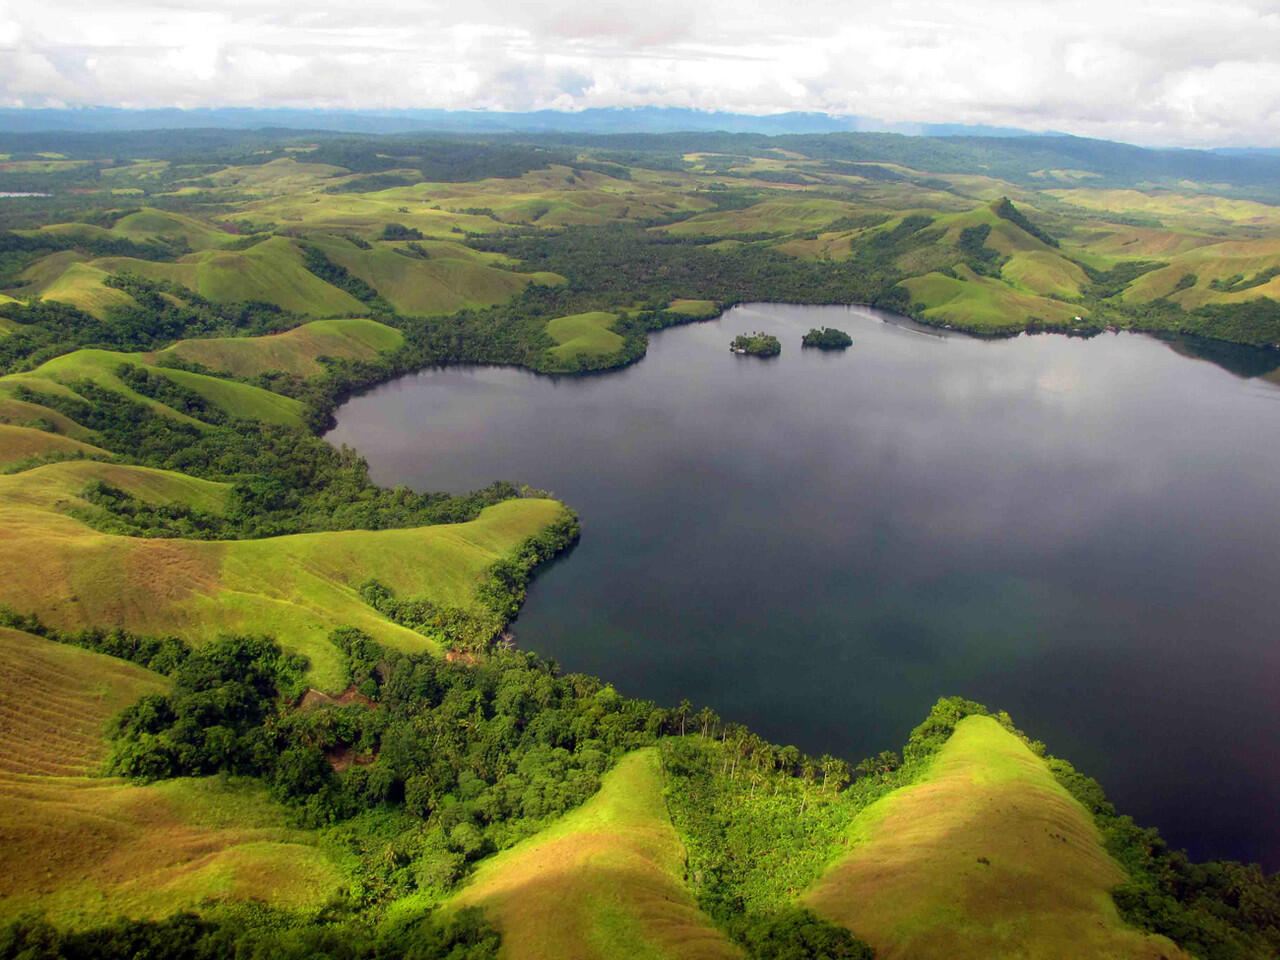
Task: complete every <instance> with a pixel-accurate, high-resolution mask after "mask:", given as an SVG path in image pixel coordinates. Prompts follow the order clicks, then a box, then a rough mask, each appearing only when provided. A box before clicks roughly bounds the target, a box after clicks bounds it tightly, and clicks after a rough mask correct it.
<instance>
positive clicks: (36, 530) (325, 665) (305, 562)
mask: <svg viewBox="0 0 1280 960" xmlns="http://www.w3.org/2000/svg"><path fill="white" fill-rule="evenodd" d="M7 429H13V428H7ZM140 469H141V468H134V467H124V466H119V465H111V466H110V467H107V468H103V467H100V466H99V465H96V464H82V465H76V470H75V471H74V472H73V471H72V470H71V469H70V468H69V467H68V465H64V464H52V465H49V466H45V467H39V468H36V469H35V470H29V471H24V472H22V473H18V474H12V475H9V476H0V539H2V540H5V541H7V542H11V543H23V544H24V550H23V551H21V553H20V554H19V553H18V552H16V551H4V553H3V554H2V555H0V580H2V581H3V582H0V603H6V604H9V605H10V606H13V607H15V608H17V609H19V610H23V611H29V612H33V613H37V614H39V615H40V617H41V618H42V619H43V620H44V621H45V622H47V623H49V624H51V625H53V626H58V627H63V628H80V627H87V626H96V625H110V626H119V627H124V628H126V629H131V630H134V631H136V632H139V633H145V634H153V635H168V634H177V635H180V636H183V637H185V638H186V639H188V640H190V641H191V642H193V643H200V642H204V641H207V640H210V639H212V638H213V637H215V636H217V635H219V634H222V633H227V632H233V633H234V632H241V633H266V634H270V635H272V636H275V637H277V638H278V639H279V640H280V642H281V644H282V645H284V646H285V647H286V648H287V649H290V650H294V651H297V652H300V653H302V654H304V655H306V656H307V657H308V658H309V659H310V660H311V664H312V667H311V673H310V674H309V677H310V680H311V682H312V684H313V685H314V686H316V687H319V688H321V689H325V690H336V689H340V688H341V686H342V684H343V679H342V671H341V668H340V663H339V656H338V651H337V650H336V648H334V647H333V646H332V644H330V643H329V641H328V639H327V637H328V634H329V631H331V630H332V629H333V628H335V627H338V626H342V625H350V626H355V627H359V628H361V629H363V630H366V631H367V632H368V633H370V634H371V635H373V636H374V637H375V638H377V639H378V640H379V641H381V642H382V643H385V644H388V645H390V646H392V647H395V648H396V649H402V650H440V649H441V648H440V645H439V644H438V643H437V642H436V641H434V640H432V639H430V638H428V637H426V636H423V635H422V634H419V633H415V632H413V631H411V630H408V629H406V628H404V627H401V626H398V625H396V624H394V623H391V622H390V621H388V620H386V619H385V618H384V617H382V616H381V615H380V614H378V613H377V612H376V611H374V610H373V608H371V607H369V606H368V605H367V604H365V603H364V601H363V600H362V599H361V597H360V595H359V592H358V588H359V586H360V585H361V583H363V582H364V581H365V580H366V579H368V578H370V577H372V578H375V579H378V580H380V581H382V582H383V583H385V584H387V585H388V586H390V587H391V588H392V589H394V590H396V591H397V592H398V593H399V594H401V595H403V596H409V597H425V598H427V599H430V600H432V601H435V602H437V603H442V604H449V605H453V606H458V607H462V608H464V609H469V608H471V607H472V605H473V604H474V603H475V602H476V601H475V597H474V590H475V586H476V584H477V582H478V580H479V577H480V574H481V572H482V571H483V570H484V569H485V568H486V567H487V566H488V565H489V564H491V563H492V562H493V561H495V560H497V559H499V558H500V557H503V556H505V555H506V554H507V553H509V552H510V551H511V550H513V549H514V548H515V547H516V546H517V545H518V544H519V543H521V542H522V541H523V540H525V539H526V538H527V537H530V536H532V535H534V534H536V533H538V532H539V531H540V530H542V529H543V528H544V527H545V526H546V525H547V524H549V523H551V522H552V521H553V520H554V519H555V518H556V517H558V516H559V514H560V512H561V511H562V510H563V509H564V508H563V507H561V506H560V504H558V503H556V502H555V501H552V500H538V499H522V500H510V501H506V502H504V503H500V504H497V505H495V506H492V507H489V508H487V509H486V510H485V511H484V512H483V513H482V514H481V515H480V517H478V518H477V519H476V520H473V521H470V522H468V523H460V524H449V525H439V526H431V527H420V528H412V529H402V530H378V531H348V532H337V533H311V534H298V535H294V536H285V537H273V538H268V539H263V540H236V541H221V542H207V541H190V540H163V539H139V538H132V537H123V536H114V535H110V534H105V533H100V532H98V531H95V530H93V529H92V528H90V527H88V526H86V525H85V524H84V523H83V522H81V521H79V520H77V519H75V518H74V517H73V516H71V515H70V513H71V511H75V510H91V508H90V506H89V504H87V503H86V502H85V501H83V500H80V499H79V498H78V496H77V495H76V494H77V492H78V488H77V487H76V486H75V484H76V483H81V482H82V481H83V482H87V480H88V479H92V478H99V477H100V478H103V479H108V480H109V481H110V482H112V483H113V484H116V485H122V486H123V487H124V488H126V489H128V490H130V491H131V492H133V493H135V495H138V496H141V497H143V498H144V499H145V498H149V499H152V501H153V502H165V498H168V500H169V501H174V500H177V501H181V502H186V503H188V504H191V505H201V506H203V507H205V508H208V507H209V506H210V505H214V504H216V503H217V502H219V500H220V497H222V496H225V492H224V491H222V490H220V488H219V485H208V484H207V483H206V482H202V481H192V480H191V478H186V477H182V476H181V475H178V474H166V473H165V472H164V471H144V472H143V473H140V474H139V473H135V471H138V470H140Z"/></svg>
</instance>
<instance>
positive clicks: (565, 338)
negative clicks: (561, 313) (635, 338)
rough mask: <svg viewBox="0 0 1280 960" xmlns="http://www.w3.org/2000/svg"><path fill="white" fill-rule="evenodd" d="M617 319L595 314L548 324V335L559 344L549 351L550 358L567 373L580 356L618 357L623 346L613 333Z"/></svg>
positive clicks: (613, 316)
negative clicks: (615, 355) (616, 354)
mask: <svg viewBox="0 0 1280 960" xmlns="http://www.w3.org/2000/svg"><path fill="white" fill-rule="evenodd" d="M617 319H618V317H617V315H616V314H612V313H605V312H603V311H599V310H597V311H594V312H592V313H578V314H574V315H573V316H569V317H556V318H555V319H554V320H550V321H548V322H547V333H548V334H549V335H550V337H551V339H552V340H554V341H555V342H556V343H557V344H559V346H556V347H554V348H552V350H551V355H552V356H553V357H555V358H556V360H558V361H559V362H560V363H561V364H562V365H563V366H564V367H565V368H566V369H569V368H571V367H572V364H573V362H574V359H575V358H576V357H577V356H578V355H579V354H583V355H584V356H587V357H604V356H608V355H609V354H613V353H617V352H618V351H619V350H621V349H622V343H623V340H622V337H620V336H618V334H616V333H614V332H613V324H614V323H615V321H617Z"/></svg>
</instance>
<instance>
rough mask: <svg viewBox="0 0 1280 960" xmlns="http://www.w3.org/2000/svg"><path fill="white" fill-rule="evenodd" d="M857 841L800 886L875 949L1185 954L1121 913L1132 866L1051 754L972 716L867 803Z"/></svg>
mask: <svg viewBox="0 0 1280 960" xmlns="http://www.w3.org/2000/svg"><path fill="white" fill-rule="evenodd" d="M849 838H850V840H851V842H852V844H853V847H852V850H851V851H850V852H849V854H848V855H846V856H845V857H844V858H843V859H841V860H840V861H839V862H837V863H836V864H834V865H833V866H832V867H831V868H830V869H829V870H828V871H827V873H826V874H825V875H824V876H823V877H822V879H821V880H819V881H818V883H817V884H816V885H815V886H814V887H813V888H812V889H811V890H809V891H808V892H807V893H806V894H805V895H804V897H803V900H804V902H805V903H806V904H807V905H809V906H811V907H812V908H813V909H814V910H816V911H817V912H818V913H820V914H821V915H823V916H826V917H829V918H831V919H832V920H835V921H837V922H839V923H842V924H844V925H846V926H848V927H850V928H851V929H853V930H856V931H857V932H858V933H859V935H860V936H862V937H863V938H864V939H866V940H867V942H868V943H870V944H871V945H872V946H874V947H875V949H876V956H877V957H881V958H886V960H891V958H896V957H911V958H919V960H927V958H932V957H938V958H948V960H952V958H954V960H961V958H968V957H974V958H985V957H1015V956H1016V957H1028V958H1045V960H1049V958H1054V957H1063V956H1082V957H1083V956H1096V957H1103V956H1105V957H1115V958H1120V957H1132V958H1150V960H1157V958H1161V957H1165V958H1174V957H1179V958H1181V957H1186V956H1187V954H1184V953H1182V951H1180V950H1178V949H1177V948H1176V947H1174V946H1173V944H1171V943H1169V941H1167V940H1165V939H1164V938H1160V937H1156V938H1152V937H1148V936H1145V935H1143V934H1141V933H1139V932H1137V931H1135V930H1133V929H1132V928H1129V927H1126V925H1125V924H1123V923H1122V922H1121V920H1120V918H1119V916H1118V914H1117V912H1116V908H1115V905H1114V904H1113V903H1112V902H1111V899H1110V897H1109V896H1108V894H1109V891H1110V890H1111V889H1112V888H1113V887H1114V886H1116V885H1117V884H1119V883H1120V882H1121V881H1122V880H1123V879H1124V872H1123V871H1122V870H1121V869H1120V867H1119V866H1118V865H1117V864H1116V863H1115V861H1114V860H1112V859H1111V858H1110V857H1109V856H1108V855H1107V853H1106V852H1105V851H1104V850H1103V848H1102V844H1101V842H1100V838H1099V836H1098V832H1097V829H1096V827H1095V826H1094V824H1093V822H1092V819H1091V818H1090V816H1089V815H1088V813H1087V812H1086V811H1085V810H1084V808H1083V807H1081V806H1080V804H1079V803H1078V802H1077V801H1076V800H1075V799H1073V798H1072V797H1071V795H1070V794H1069V793H1067V791H1066V790H1065V789H1063V787H1062V786H1061V785H1060V784H1059V783H1058V782H1057V781H1056V780H1055V779H1054V777H1053V775H1052V774H1051V773H1050V771H1049V769H1048V768H1047V767H1046V765H1045V763H1044V761H1043V760H1041V759H1040V758H1039V757H1037V756H1035V754H1033V753H1032V752H1031V751H1030V750H1029V749H1027V747H1026V745H1025V744H1023V743H1022V742H1021V741H1019V740H1018V739H1017V738H1016V737H1015V736H1014V735H1013V734H1011V733H1009V732H1008V731H1007V730H1005V729H1004V728H1002V727H1001V726H1000V725H999V724H998V723H996V721H995V720H994V719H992V718H990V717H980V716H974V717H968V718H966V719H964V720H962V721H960V723H959V724H958V725H957V726H956V730H955V733H954V734H952V736H951V738H950V739H949V740H948V741H947V743H946V745H945V746H944V747H943V748H942V751H941V752H940V753H939V754H938V756H937V757H936V758H935V759H934V761H933V763H932V765H931V767H930V768H929V771H928V773H927V774H926V775H925V776H923V777H922V778H921V779H920V781H919V782H917V783H915V784H913V785H911V786H908V787H904V788H902V789H900V790H897V791H896V792H894V793H891V794H889V795H888V796H887V797H885V798H883V799H881V800H879V801H877V802H876V803H874V804H872V805H871V806H869V807H867V808H866V809H865V810H863V811H861V812H860V813H859V814H858V816H857V817H856V818H855V819H854V821H853V823H852V825H851V826H850V828H849Z"/></svg>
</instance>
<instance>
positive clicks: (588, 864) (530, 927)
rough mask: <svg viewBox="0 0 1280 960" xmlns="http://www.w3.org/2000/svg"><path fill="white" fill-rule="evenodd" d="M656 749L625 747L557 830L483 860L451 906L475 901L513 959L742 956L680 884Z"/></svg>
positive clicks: (679, 857) (678, 851)
mask: <svg viewBox="0 0 1280 960" xmlns="http://www.w3.org/2000/svg"><path fill="white" fill-rule="evenodd" d="M683 864H684V853H683V850H682V848H681V844H680V839H679V837H678V836H677V835H676V832H675V830H674V829H673V828H672V826H671V823H670V821H669V820H668V818H667V812H666V807H665V805H664V803H663V800H662V774H661V770H660V767H659V763H658V756H657V753H656V751H654V750H653V749H646V750H640V751H637V752H635V753H631V754H628V755H627V756H626V757H624V758H623V759H622V760H621V761H619V762H618V765H617V766H616V767H614V768H613V770H612V771H610V773H609V775H608V776H607V777H605V779H604V782H603V783H602V784H601V786H600V790H599V792H598V793H597V794H596V795H595V796H594V797H593V798H592V799H591V800H589V801H588V802H587V803H585V804H584V805H583V806H582V807H580V808H579V809H578V810H575V811H574V812H573V813H571V814H569V815H568V816H567V817H565V818H564V819H563V820H561V821H560V822H559V823H557V824H556V825H555V826H553V827H549V828H548V829H546V830H544V831H542V832H541V833H539V834H537V835H535V836H533V837H531V838H529V839H528V840H526V841H524V842H523V843H521V844H519V845H517V846H515V847H513V848H511V849H510V850H508V851H505V852H504V853H501V854H499V855H498V856H496V857H493V858H492V859H490V860H487V861H486V862H485V863H484V865H483V866H482V867H481V868H480V869H479V870H478V871H477V872H476V874H475V877H474V878H473V879H472V880H471V882H470V883H469V884H468V886H467V887H466V888H465V889H464V890H463V891H462V892H461V893H459V894H458V895H457V897H455V898H454V900H453V901H452V904H453V906H454V907H464V906H480V907H483V908H484V910H485V911H486V913H487V914H488V915H489V916H490V917H491V918H492V919H493V922H494V923H495V925H496V926H497V927H498V929H499V930H501V931H502V934H503V951H502V953H501V956H502V957H504V958H509V960H552V958H566V960H568V958H573V960H611V958H614V957H618V958H621V957H637V956H640V957H651V958H655V960H656V958H664V957H670V958H673V960H674V958H726V960H727V958H738V957H741V956H742V953H741V952H740V951H739V950H737V949H736V948H735V947H734V946H733V945H732V944H731V943H730V942H729V941H728V939H727V938H726V937H725V936H724V935H723V934H722V933H720V932H719V931H717V930H716V929H715V928H714V926H712V924H711V923H710V921H709V920H708V918H706V917H705V916H703V915H701V914H700V913H699V911H698V910H697V908H696V907H695V906H694V904H693V899H692V897H690V896H689V894H688V893H687V892H686V891H685V889H684V887H683V884H682V882H681V872H682V870H683Z"/></svg>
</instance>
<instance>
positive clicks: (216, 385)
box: [0, 350, 303, 426]
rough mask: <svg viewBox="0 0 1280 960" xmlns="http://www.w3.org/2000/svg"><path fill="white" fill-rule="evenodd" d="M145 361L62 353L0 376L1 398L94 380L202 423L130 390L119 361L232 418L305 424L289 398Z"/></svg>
mask: <svg viewBox="0 0 1280 960" xmlns="http://www.w3.org/2000/svg"><path fill="white" fill-rule="evenodd" d="M142 360H143V355H142V354H130V353H115V352H113V351H110V350H76V351H75V352H74V353H68V354H64V355H62V356H60V357H56V358H54V359H53V360H50V361H48V362H47V363H44V364H41V365H40V366H39V367H37V368H36V369H34V370H32V371H31V372H29V373H17V374H10V375H9V376H7V377H0V396H5V395H12V392H13V390H14V389H15V388H16V387H18V386H25V387H27V388H29V389H31V390H35V391H37V392H40V391H52V392H54V393H59V392H63V391H70V386H69V385H70V384H73V383H75V382H76V381H77V380H82V379H83V380H92V381H93V382H94V383H96V384H98V385H99V386H101V387H106V388H107V389H109V390H114V391H116V392H117V393H122V394H124V395H125V396H126V397H128V398H130V399H131V400H134V401H136V402H138V403H141V404H143V405H145V406H148V407H150V408H152V409H153V410H155V411H157V412H158V413H162V414H164V415H165V416H170V417H174V418H176V419H179V420H183V421H185V422H188V423H199V421H197V420H195V419H193V418H191V417H188V416H187V415H186V414H183V413H181V412H179V411H177V410H174V409H173V408H171V407H168V406H166V405H165V404H163V403H161V402H159V401H158V400H153V399H152V398H150V397H145V396H143V395H142V394H139V393H136V392H135V391H133V390H132V389H130V388H129V387H128V386H127V385H126V384H125V383H124V381H123V380H121V379H120V377H119V376H118V375H117V374H116V368H117V367H119V365H120V364H121V363H133V364H135V365H138V366H141V367H144V368H145V369H147V370H149V371H151V372H152V373H155V374H158V375H160V376H163V377H167V378H168V379H170V380H172V381H173V382H174V383H176V384H178V385H180V386H182V387H186V388H187V389H189V390H192V391H194V392H196V393H198V394H200V396H202V397H204V398H205V399H206V400H208V401H209V402H210V403H212V404H213V405H214V406H216V407H218V408H220V409H222V410H224V411H225V412H226V413H228V414H230V415H231V416H234V417H251V418H254V419H257V420H263V421H265V422H267V423H279V424H286V425H292V426H298V425H301V423H302V409H303V408H302V404H301V403H299V402H298V401H297V400H293V399H291V398H290V397H282V396H280V395H279V394H277V393H272V392H271V391H269V390H263V389H262V388H261V387H255V386H251V385H250V384H247V383H237V382H236V381H234V380H223V379H221V378H219V377H210V376H205V375H204V374H199V373H189V372H187V371H185V370H171V369H169V368H167V367H152V366H148V365H147V364H145V363H143V362H141V361H142Z"/></svg>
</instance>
